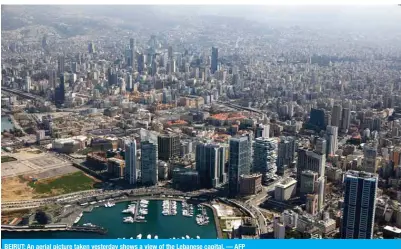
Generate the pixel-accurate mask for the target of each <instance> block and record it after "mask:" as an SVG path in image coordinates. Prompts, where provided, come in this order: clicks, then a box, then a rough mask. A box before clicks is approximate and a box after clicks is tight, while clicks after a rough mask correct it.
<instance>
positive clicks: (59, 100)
mask: <svg viewBox="0 0 401 249" xmlns="http://www.w3.org/2000/svg"><path fill="white" fill-rule="evenodd" d="M64 100H65V77H64V74H61V75H60V84H59V85H58V87H57V88H56V90H55V104H56V106H61V105H63V104H64Z"/></svg>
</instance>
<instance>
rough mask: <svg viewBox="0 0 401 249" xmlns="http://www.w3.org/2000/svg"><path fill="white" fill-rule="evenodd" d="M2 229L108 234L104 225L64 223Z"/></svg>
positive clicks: (7, 230) (3, 228)
mask: <svg viewBox="0 0 401 249" xmlns="http://www.w3.org/2000/svg"><path fill="white" fill-rule="evenodd" d="M1 231H5V232H50V231H53V232H54V231H74V232H91V233H99V234H106V233H107V229H105V228H103V227H86V226H67V225H66V224H64V225H45V226H1Z"/></svg>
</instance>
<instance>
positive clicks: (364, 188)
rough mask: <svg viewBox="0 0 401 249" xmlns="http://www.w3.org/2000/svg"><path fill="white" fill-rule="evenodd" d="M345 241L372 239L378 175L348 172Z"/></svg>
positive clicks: (344, 219) (343, 223) (342, 232)
mask: <svg viewBox="0 0 401 249" xmlns="http://www.w3.org/2000/svg"><path fill="white" fill-rule="evenodd" d="M344 183H345V192H344V204H343V220H342V226H341V229H340V232H341V238H343V239H372V237H373V225H374V218H375V209H376V192H377V186H378V185H377V184H378V177H377V175H376V174H372V173H366V172H360V171H351V170H350V171H348V172H347V173H346V174H345V178H344Z"/></svg>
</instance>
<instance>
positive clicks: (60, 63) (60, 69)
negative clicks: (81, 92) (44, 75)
mask: <svg viewBox="0 0 401 249" xmlns="http://www.w3.org/2000/svg"><path fill="white" fill-rule="evenodd" d="M64 72H65V68H64V56H59V57H58V68H57V75H60V74H64Z"/></svg>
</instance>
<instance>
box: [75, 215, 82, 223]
mask: <svg viewBox="0 0 401 249" xmlns="http://www.w3.org/2000/svg"><path fill="white" fill-rule="evenodd" d="M82 215H83V214H82V213H80V214H79V216H78V217H77V218H76V219H75V221H74V224H76V223H78V222H79V221H80V220H81V218H82Z"/></svg>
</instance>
